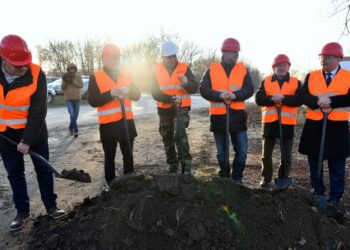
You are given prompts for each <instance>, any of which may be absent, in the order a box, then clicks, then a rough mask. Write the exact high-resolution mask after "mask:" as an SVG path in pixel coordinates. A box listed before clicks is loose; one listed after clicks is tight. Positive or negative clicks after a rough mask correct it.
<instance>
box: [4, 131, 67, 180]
mask: <svg viewBox="0 0 350 250" xmlns="http://www.w3.org/2000/svg"><path fill="white" fill-rule="evenodd" d="M0 137H1V138H3V139H4V140H6V141H8V142H9V143H11V144H12V145H13V146H16V147H17V146H18V143H16V142H15V141H13V140H11V139H10V138H8V137H7V136H5V135H3V134H2V133H0ZM28 154H30V155H31V156H33V157H35V158H37V159H39V160H41V161H42V162H43V163H44V164H45V165H46V166H47V167H49V168H50V169H51V170H52V171H53V173H54V175H55V176H56V177H62V174H61V173H60V172H58V171H57V170H56V169H55V167H54V166H52V165H51V163H50V162H48V161H47V160H46V159H45V158H44V157H42V156H41V155H39V154H38V153H35V152H34V151H32V150H29V151H28Z"/></svg>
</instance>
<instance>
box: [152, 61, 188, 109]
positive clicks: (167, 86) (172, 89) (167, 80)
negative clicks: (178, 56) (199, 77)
mask: <svg viewBox="0 0 350 250" xmlns="http://www.w3.org/2000/svg"><path fill="white" fill-rule="evenodd" d="M187 69H188V65H187V63H181V62H179V63H177V65H176V67H175V69H174V71H173V73H172V74H171V76H169V73H168V71H167V69H166V68H165V66H164V64H162V63H159V64H157V65H156V68H155V75H156V79H157V82H158V85H159V88H160V91H162V92H163V93H164V94H166V95H171V96H174V95H176V96H177V97H180V98H181V107H190V106H191V95H190V94H189V93H188V92H187V91H186V90H185V89H184V88H183V87H182V86H181V81H180V79H179V77H181V76H183V75H185V74H186V72H187ZM172 106H173V105H172V104H171V103H164V102H159V101H157V107H158V108H163V109H168V108H171V107H172Z"/></svg>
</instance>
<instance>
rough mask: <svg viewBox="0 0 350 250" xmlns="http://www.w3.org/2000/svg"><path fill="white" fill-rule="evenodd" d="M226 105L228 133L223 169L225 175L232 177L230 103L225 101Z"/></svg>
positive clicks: (226, 127)
mask: <svg viewBox="0 0 350 250" xmlns="http://www.w3.org/2000/svg"><path fill="white" fill-rule="evenodd" d="M225 107H226V126H225V129H226V131H225V132H226V135H225V146H226V148H225V153H226V158H225V169H223V172H224V173H223V174H224V177H227V178H230V103H227V102H225Z"/></svg>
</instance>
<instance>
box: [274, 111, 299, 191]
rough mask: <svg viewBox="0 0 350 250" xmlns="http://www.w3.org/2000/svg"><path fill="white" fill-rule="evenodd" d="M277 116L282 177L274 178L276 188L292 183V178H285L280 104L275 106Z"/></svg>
mask: <svg viewBox="0 0 350 250" xmlns="http://www.w3.org/2000/svg"><path fill="white" fill-rule="evenodd" d="M276 109H277V116H278V131H279V137H280V140H279V141H280V149H281V164H282V166H281V167H282V178H276V179H275V186H276V188H277V189H283V188H285V187H288V186H290V185H293V183H294V182H293V179H292V178H286V176H285V171H284V164H283V156H284V146H283V132H282V117H281V106H276Z"/></svg>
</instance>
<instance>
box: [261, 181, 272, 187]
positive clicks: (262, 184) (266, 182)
mask: <svg viewBox="0 0 350 250" xmlns="http://www.w3.org/2000/svg"><path fill="white" fill-rule="evenodd" d="M269 187H270V181H267V180H265V179H262V180H261V181H260V188H269Z"/></svg>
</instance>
